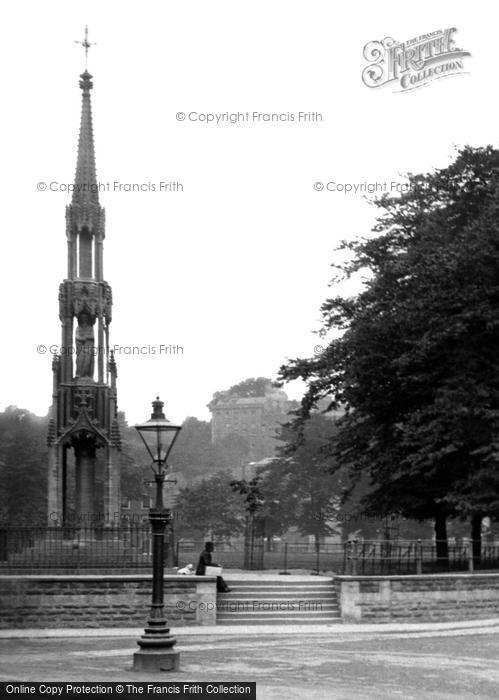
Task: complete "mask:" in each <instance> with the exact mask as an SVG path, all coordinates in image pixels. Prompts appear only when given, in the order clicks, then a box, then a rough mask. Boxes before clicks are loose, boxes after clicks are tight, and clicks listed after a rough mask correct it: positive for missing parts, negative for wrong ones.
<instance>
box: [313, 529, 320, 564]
mask: <svg viewBox="0 0 499 700" xmlns="http://www.w3.org/2000/svg"><path fill="white" fill-rule="evenodd" d="M314 545H315V570H316V571H317V573H319V570H320V559H321V539H320V535H319V534H318V533H315V534H314Z"/></svg>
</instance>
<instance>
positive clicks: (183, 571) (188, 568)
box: [177, 564, 194, 576]
mask: <svg viewBox="0 0 499 700" xmlns="http://www.w3.org/2000/svg"><path fill="white" fill-rule="evenodd" d="M192 569H193V565H192V564H187V566H184V567H183V568H182V569H178V570H177V574H182V575H184V576H188V575H189V574H193V573H194V571H193V570H192Z"/></svg>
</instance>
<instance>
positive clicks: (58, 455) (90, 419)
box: [48, 70, 120, 525]
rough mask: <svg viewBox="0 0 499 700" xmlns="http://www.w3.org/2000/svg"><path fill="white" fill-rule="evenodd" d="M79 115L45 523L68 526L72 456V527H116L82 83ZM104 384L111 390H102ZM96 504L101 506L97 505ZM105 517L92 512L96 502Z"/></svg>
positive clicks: (89, 138) (115, 440) (93, 184)
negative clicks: (71, 459) (99, 481)
mask: <svg viewBox="0 0 499 700" xmlns="http://www.w3.org/2000/svg"><path fill="white" fill-rule="evenodd" d="M80 77H81V80H80V87H81V90H82V109H81V123H80V136H79V141H78V156H77V164H76V175H75V182H74V191H73V195H72V199H71V204H69V206H67V208H66V238H67V248H68V256H67V277H66V279H65V280H64V281H63V282H62V283H61V285H60V287H59V318H60V321H61V348H60V353H59V355H58V356H57V357H55V358H54V361H53V365H52V372H53V391H52V406H51V410H50V420H49V431H48V451H49V464H48V523H49V525H54V524H64V523H65V522H67V500H68V498H67V496H68V494H67V468H68V467H67V454H68V451H69V450H73V451H74V456H75V483H76V493H75V494H74V499H73V500H74V503H75V507H76V517H77V519H78V520H77V521H78V522H81V524H82V525H91V524H101V525H102V524H105V525H110V524H112V523H113V522H115V521H116V517H115V514H116V513H118V512H119V507H120V497H119V492H120V465H119V452H120V433H119V427H118V420H117V392H116V376H117V372H116V363H115V361H114V357H112V355H110V354H109V324H110V323H111V318H112V293H111V287H110V286H109V284H108V283H107V282H106V281H105V280H104V278H103V241H104V237H105V218H104V209H103V208H102V207H101V206H100V203H99V191H98V190H99V187H98V183H97V177H96V169H95V151H94V138H93V128H92V109H91V99H90V91H91V90H92V87H93V84H92V76H91V75H90V74H89V73H88V71H87V70H85V72H84V73H82V75H81V76H80ZM108 377H109V379H110V383H108ZM99 452H100V453H103V454H104V493H103V494H99V495H98V494H96V482H95V472H96V461H97V455H98V454H99ZM97 496H99V499H98V498H97ZM100 499H101V500H102V503H103V511H102V512H96V502H97V500H100Z"/></svg>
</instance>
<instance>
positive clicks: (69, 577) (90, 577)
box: [0, 574, 217, 583]
mask: <svg viewBox="0 0 499 700" xmlns="http://www.w3.org/2000/svg"><path fill="white" fill-rule="evenodd" d="M13 579H26V580H27V581H151V580H152V574H0V581H12V580H13ZM216 579H217V577H216V576H179V575H170V574H165V575H164V577H163V581H165V582H168V581H182V582H184V581H185V582H187V581H192V582H193V583H197V582H203V581H209V582H213V581H216Z"/></svg>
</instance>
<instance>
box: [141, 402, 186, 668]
mask: <svg viewBox="0 0 499 700" xmlns="http://www.w3.org/2000/svg"><path fill="white" fill-rule="evenodd" d="M152 406H153V412H152V415H151V418H150V419H149V420H148V421H146V422H145V423H142V424H140V425H136V426H135V428H136V429H137V431H138V433H139V435H140V437H141V438H142V441H143V443H144V445H145V447H146V449H147V451H148V453H149V456H150V457H151V460H152V463H151V468H152V470H153V472H154V481H155V483H156V502H155V504H154V506H153V507H152V508H151V509H150V511H149V521H150V523H151V533H152V582H153V583H152V604H151V611H150V613H149V619H148V621H147V627H146V628H145V630H144V634H143V635H142V637H141V638H140V639H139V640H138V642H137V644H138V645H139V646H140V650H139V651H136V652H135V654H134V655H133V668H134V670H136V671H149V670H155V671H175V670H177V669H178V667H179V660H180V653H179V652H178V651H174V649H173V647H174V645H175V644H176V642H177V640H176V639H175V637H173V636H172V635H171V634H170V629H169V627H168V626H167V620H166V617H165V613H164V603H163V568H164V554H165V552H164V545H165V529H166V526H167V524H168V522H169V520H170V511H169V510H168V509H167V508H165V506H164V504H163V483H164V481H165V476H166V470H167V468H168V466H167V463H166V460H167V459H168V455H169V454H170V452H171V449H172V447H173V445H174V443H175V440H176V439H177V437H178V434H179V432H180V430H181V429H182V426H181V425H176V424H175V423H172V422H171V421H169V420H168V419H167V418H166V417H165V414H164V413H163V406H164V403H163V401H161V400H160V398H159V396H157V397H156V400H155V401H153V402H152Z"/></svg>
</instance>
